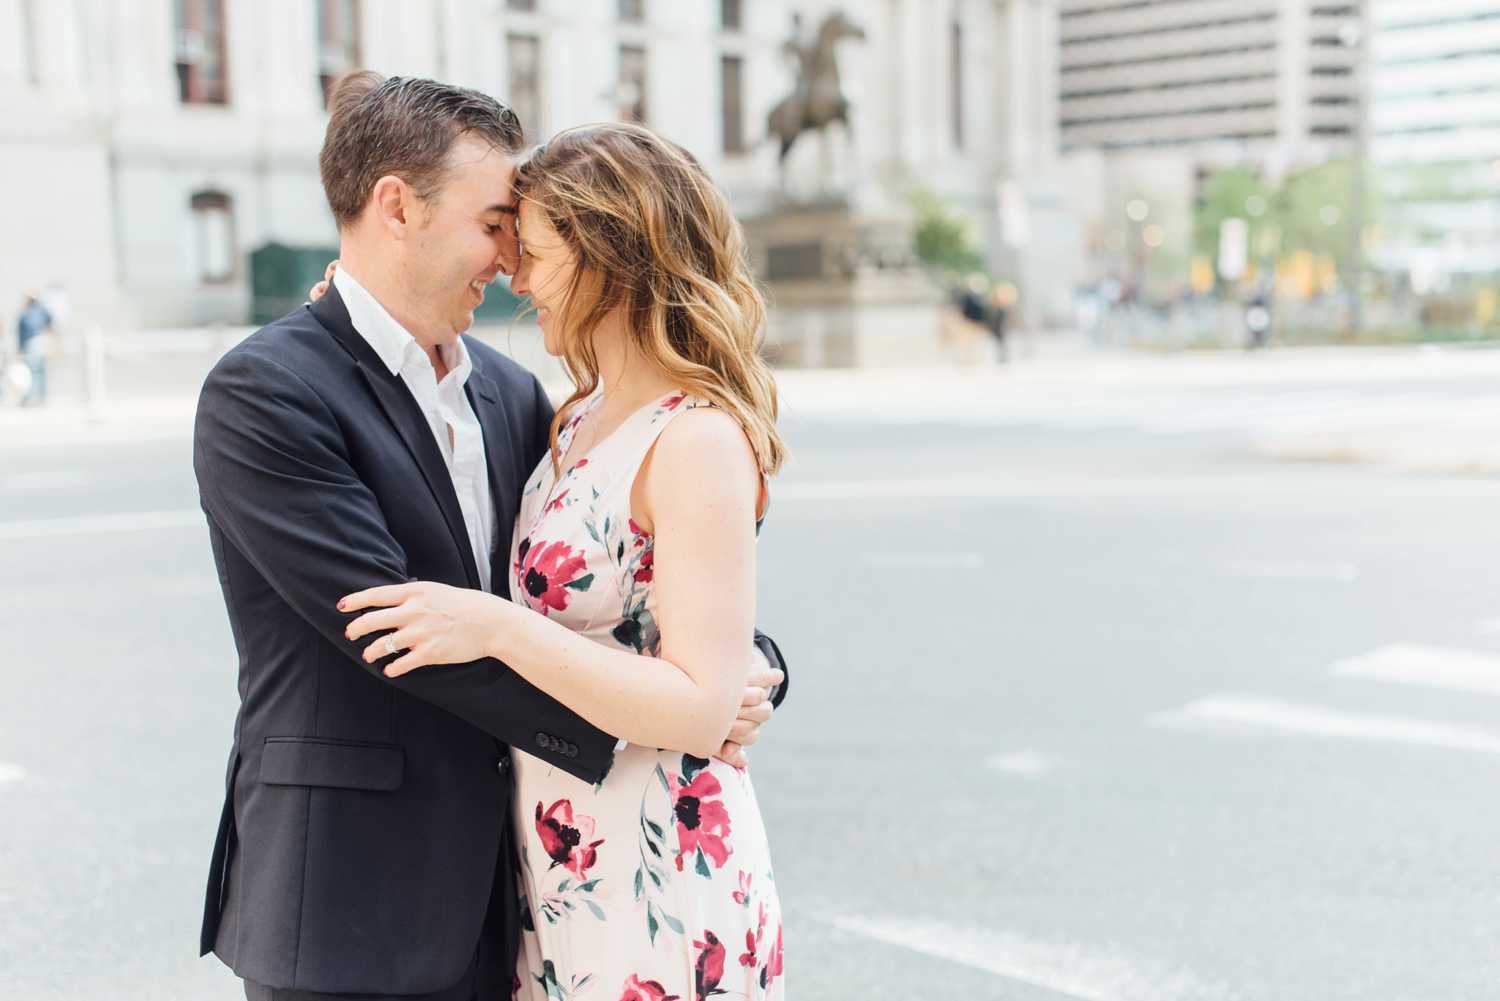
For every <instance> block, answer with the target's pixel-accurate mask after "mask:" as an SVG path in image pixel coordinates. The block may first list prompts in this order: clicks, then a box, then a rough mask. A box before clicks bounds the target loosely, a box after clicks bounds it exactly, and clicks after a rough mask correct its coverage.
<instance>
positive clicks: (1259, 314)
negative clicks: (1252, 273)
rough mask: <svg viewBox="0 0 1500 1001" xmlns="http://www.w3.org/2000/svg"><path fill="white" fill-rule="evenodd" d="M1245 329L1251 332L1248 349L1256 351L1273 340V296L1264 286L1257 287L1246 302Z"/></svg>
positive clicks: (1247, 344) (1246, 345)
mask: <svg viewBox="0 0 1500 1001" xmlns="http://www.w3.org/2000/svg"><path fill="white" fill-rule="evenodd" d="M1245 329H1246V330H1247V331H1248V332H1249V334H1250V339H1249V341H1248V342H1247V343H1246V344H1245V347H1246V348H1247V349H1249V350H1251V351H1255V350H1257V349H1258V348H1263V347H1265V346H1266V345H1267V344H1269V343H1270V342H1271V296H1270V293H1269V292H1268V291H1267V290H1266V288H1265V287H1264V286H1260V287H1257V288H1256V289H1255V291H1254V292H1252V293H1251V295H1250V298H1249V299H1248V300H1247V301H1246V302H1245Z"/></svg>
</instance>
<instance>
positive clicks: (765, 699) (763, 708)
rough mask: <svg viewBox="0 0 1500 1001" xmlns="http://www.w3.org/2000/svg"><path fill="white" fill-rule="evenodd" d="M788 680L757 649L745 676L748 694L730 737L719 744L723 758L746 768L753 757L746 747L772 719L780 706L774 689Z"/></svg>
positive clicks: (721, 757)
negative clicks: (775, 701) (774, 699)
mask: <svg viewBox="0 0 1500 1001" xmlns="http://www.w3.org/2000/svg"><path fill="white" fill-rule="evenodd" d="M785 680H786V675H785V674H783V673H782V671H781V670H780V669H779V668H774V667H772V666H771V665H770V664H769V663H767V661H766V658H765V657H764V656H762V655H761V653H760V652H759V651H756V655H755V662H754V667H752V668H751V670H750V676H749V677H748V678H746V679H745V697H744V699H743V700H742V701H741V702H740V715H739V717H738V718H737V719H736V720H735V721H734V725H733V726H731V727H730V728H729V739H727V740H726V741H724V746H723V747H721V748H719V754H718V757H719V759H720V760H722V761H724V762H727V763H728V764H731V765H733V766H734V767H736V768H744V767H745V766H746V765H748V764H749V763H750V762H749V759H747V758H746V757H745V748H747V747H749V746H750V745H751V744H753V743H755V742H756V741H757V740H759V739H760V728H761V726H762V725H763V724H765V723H768V722H770V720H771V716H772V714H774V713H775V711H776V709H775V707H774V706H772V705H771V690H772V689H773V688H775V687H776V686H777V685H779V684H781V683H782V682H783V681H785Z"/></svg>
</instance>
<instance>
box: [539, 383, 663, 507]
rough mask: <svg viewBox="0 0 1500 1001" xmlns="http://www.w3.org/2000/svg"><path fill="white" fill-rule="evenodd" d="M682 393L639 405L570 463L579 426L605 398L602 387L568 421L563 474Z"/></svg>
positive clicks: (660, 397) (592, 456)
mask: <svg viewBox="0 0 1500 1001" xmlns="http://www.w3.org/2000/svg"><path fill="white" fill-rule="evenodd" d="M682 395H684V394H683V392H682V390H680V389H674V390H672V391H670V392H667V393H663V394H662V395H661V396H658V397H656V398H655V399H653V400H651V401H650V402H649V403H646V404H644V405H642V406H640V407H638V408H637V409H635V410H632V411H631V412H630V413H628V414H626V415H625V419H624V420H622V421H620V423H619V424H618V425H616V426H615V428H614V430H612V431H610V433H609V434H607V435H605V436H604V437H603V438H600V439H599V440H598V441H596V442H594V443H593V444H592V445H591V446H589V450H588V451H587V452H586V453H584V454H583V455H582V456H580V457H579V458H578V459H577V460H576V461H573V462H571V463H568V462H566V460H568V459H569V458H571V457H572V450H573V439H574V438H576V437H578V426H579V425H580V424H582V423H583V419H584V418H585V417H587V416H588V415H589V414H591V413H593V412H594V411H595V410H596V409H597V408H598V406H599V404H600V403H601V402H603V400H604V391H603V389H602V388H601V389H600V391H599V392H597V393H595V394H594V396H593V398H592V399H591V400H590V401H589V402H588V404H587V405H586V406H585V407H584V408H583V409H582V410H581V411H580V412H579V413H578V414H577V415H576V416H575V417H574V418H573V419H572V420H570V421H569V422H568V423H569V424H570V425H571V427H570V429H569V431H568V443H567V445H566V447H564V448H563V454H562V458H563V460H564V462H565V463H566V464H564V465H562V466H561V468H562V474H563V475H564V476H566V475H567V474H568V472H569V470H572V469H576V468H577V467H578V465H579V464H580V463H583V462H587V461H589V460H592V459H593V458H594V456H595V455H597V454H598V453H599V450H600V449H602V448H603V447H604V446H605V445H608V444H609V443H610V441H612V440H613V439H614V438H616V437H618V436H619V434H620V432H621V431H624V430H625V429H626V428H627V427H629V426H630V425H631V424H632V423H633V422H634V421H635V419H636V418H637V417H639V416H640V415H641V414H642V413H644V412H645V411H647V410H650V409H652V408H653V407H660V406H661V405H662V404H663V403H664V402H666V401H667V400H670V399H672V398H673V397H676V396H682ZM553 486H554V487H556V486H557V483H556V481H554V483H553Z"/></svg>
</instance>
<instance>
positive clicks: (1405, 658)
mask: <svg viewBox="0 0 1500 1001" xmlns="http://www.w3.org/2000/svg"><path fill="white" fill-rule="evenodd" d="M1333 673H1334V674H1339V675H1345V676H1348V677H1354V678H1368V679H1371V680H1374V681H1386V682H1392V683H1394V684H1402V685H1422V686H1426V687H1429V688H1448V689H1453V690H1455V691H1461V692H1481V693H1483V694H1485V695H1500V657H1496V656H1494V655H1493V654H1487V653H1475V652H1473V651H1471V650H1455V649H1451V648H1448V647H1437V646H1421V645H1419V644H1415V643H1393V644H1390V645H1388V646H1383V647H1379V648H1377V649H1374V650H1371V651H1370V652H1369V653H1365V654H1361V655H1360V656H1358V657H1350V658H1349V659H1348V660H1342V661H1339V662H1338V663H1336V664H1334V665H1333Z"/></svg>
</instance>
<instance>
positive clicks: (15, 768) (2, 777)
mask: <svg viewBox="0 0 1500 1001" xmlns="http://www.w3.org/2000/svg"><path fill="white" fill-rule="evenodd" d="M25 777H26V769H24V768H22V767H21V766H20V765H13V764H11V763H10V762H9V761H0V786H3V785H5V784H7V783H9V782H19V781H21V780H22V779H24V778H25Z"/></svg>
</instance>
